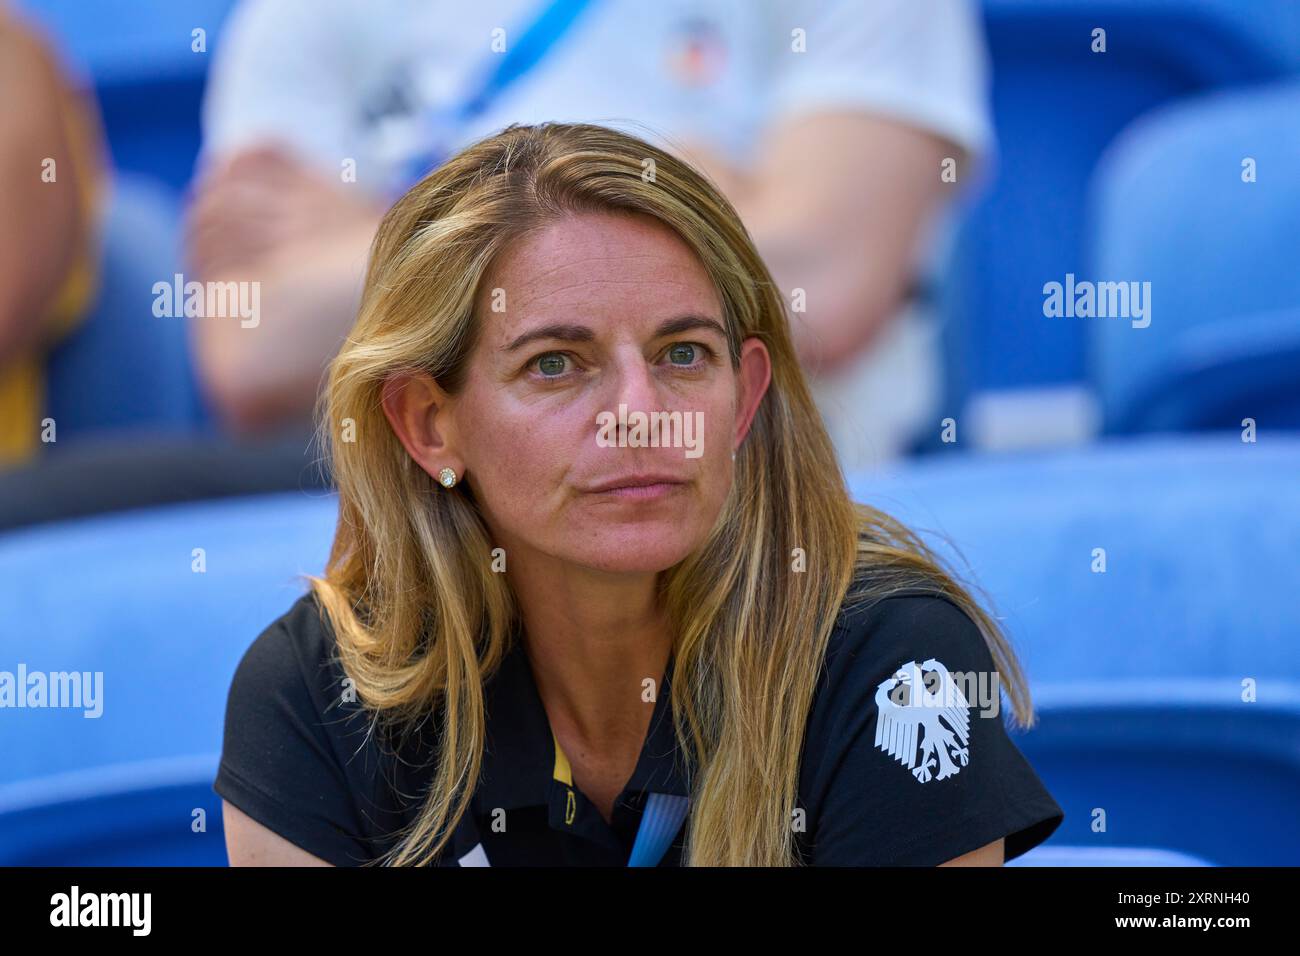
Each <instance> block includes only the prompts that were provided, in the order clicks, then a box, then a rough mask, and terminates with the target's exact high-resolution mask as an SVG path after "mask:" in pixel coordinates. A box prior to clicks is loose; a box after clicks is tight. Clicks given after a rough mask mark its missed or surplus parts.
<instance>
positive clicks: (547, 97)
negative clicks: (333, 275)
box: [203, 0, 993, 468]
mask: <svg viewBox="0 0 1300 956" xmlns="http://www.w3.org/2000/svg"><path fill="white" fill-rule="evenodd" d="M543 2H544V0H474V2H472V3H469V2H463V0H367V2H357V0H242V2H241V3H240V5H239V6H238V7H237V8H236V9H235V10H234V12H233V13H232V14H231V17H230V19H229V21H228V23H227V26H226V29H225V30H224V31H223V32H222V34H221V35H220V37H219V38H218V40H217V43H216V46H215V49H214V60H213V65H212V71H211V75H210V77H209V85H208V93H207V98H206V100H205V102H204V107H203V133H204V144H203V155H204V157H207V156H210V155H213V154H217V153H222V152H227V151H230V150H233V149H238V148H240V147H243V146H248V145H251V144H254V143H257V142H262V141H266V140H276V141H279V142H281V143H283V144H286V145H288V146H290V147H292V148H294V149H295V150H296V151H297V152H299V153H300V154H301V155H302V157H303V158H304V159H306V160H308V161H310V162H312V163H315V164H317V165H319V167H320V168H321V169H322V171H324V172H326V173H328V174H332V175H339V174H340V173H341V171H342V170H343V169H344V164H345V163H348V164H355V176H356V181H357V183H358V184H359V185H361V186H362V187H363V188H366V187H370V188H372V189H373V191H375V192H376V193H379V194H390V195H391V194H394V192H395V191H400V187H401V184H402V183H403V182H405V178H404V177H406V176H407V170H408V169H409V164H410V163H411V161H412V159H413V158H414V157H416V156H418V155H420V154H422V152H424V151H425V150H426V149H427V148H428V147H430V146H436V149H437V150H438V151H440V152H444V153H447V152H454V151H455V150H457V149H459V148H460V147H462V146H464V145H467V144H468V143H470V142H472V141H474V140H476V139H478V138H480V137H482V136H485V135H488V134H490V133H492V132H494V131H496V130H498V129H500V128H502V127H504V126H506V125H508V124H510V123H514V122H520V123H533V122H541V121H543V120H570V121H584V122H596V123H602V124H604V125H609V126H614V127H618V128H622V129H626V130H628V131H629V132H633V133H636V134H637V135H640V136H641V137H643V138H646V139H649V140H651V141H653V142H656V143H657V144H658V145H661V146H664V147H666V148H669V149H670V150H671V149H673V148H674V146H675V145H676V143H680V142H681V141H683V140H698V141H700V142H702V143H705V144H707V145H710V146H712V147H713V148H715V149H717V150H718V151H719V152H721V153H722V154H723V155H724V156H726V157H728V158H729V159H730V160H731V161H732V162H734V163H736V164H737V165H738V166H740V167H742V168H743V167H745V166H748V165H749V164H750V158H749V157H750V156H751V153H752V150H753V149H754V148H755V146H756V144H757V142H758V140H759V137H760V136H761V134H762V133H763V131H764V129H765V128H766V127H768V126H770V125H771V124H772V123H773V122H774V121H776V120H777V119H778V118H780V117H782V116H786V115H791V114H798V113H801V112H809V111H813V110H816V109H819V108H825V107H841V108H842V107H861V108H862V109H863V110H864V111H869V112H872V113H878V114H884V115H889V116H891V117H894V118H897V119H900V120H903V121H905V122H908V123H910V124H913V125H915V126H917V127H919V128H922V129H925V130H928V131H932V132H935V133H937V134H939V135H941V136H943V137H945V138H947V139H949V140H951V141H952V142H954V143H956V144H958V145H959V146H962V147H964V148H965V149H966V150H968V151H969V152H970V153H972V154H974V155H979V154H985V153H988V152H989V151H990V150H991V149H992V147H993V138H992V132H991V122H990V118H989V108H988V91H987V87H988V64H987V56H986V53H985V50H984V46H983V41H982V37H981V35H980V27H979V21H978V14H977V12H976V10H975V9H974V8H973V5H972V3H971V0H658V2H656V3H645V2H644V0H592V2H591V4H590V6H589V7H588V8H587V9H586V10H585V11H583V12H582V13H581V14H579V17H578V19H577V20H576V21H575V22H574V24H573V25H572V26H571V27H570V28H569V30H568V31H567V32H566V33H565V34H564V35H563V36H562V37H561V38H560V39H559V41H558V42H557V43H556V44H555V45H554V46H553V47H552V49H551V50H550V51H549V52H548V53H547V55H546V56H545V57H543V59H542V60H541V61H540V62H539V63H538V64H537V65H536V66H534V67H533V68H532V69H531V70H530V71H529V72H528V73H527V74H526V75H524V76H523V77H522V78H521V79H519V80H518V81H516V82H515V83H513V84H512V85H510V86H509V87H507V88H506V89H505V91H504V92H503V93H502V94H501V95H499V96H498V97H497V98H496V99H495V100H493V101H492V103H491V104H490V106H489V108H488V109H487V110H486V111H485V112H483V113H482V114H480V115H479V116H477V117H476V118H474V119H472V120H471V121H469V122H468V123H467V124H464V125H462V126H461V127H459V128H451V129H446V130H445V132H443V133H441V134H431V132H430V128H431V127H430V124H429V123H428V122H427V117H428V116H429V115H430V114H444V115H445V114H446V113H447V112H448V111H450V110H452V109H454V107H455V106H456V105H457V104H458V103H460V102H463V100H464V99H465V97H466V96H467V95H469V94H470V93H471V92H472V91H474V90H475V88H476V85H477V82H478V81H479V78H480V77H481V76H482V74H483V72H484V71H485V70H487V69H489V68H490V66H491V65H492V63H493V62H494V60H495V59H496V58H499V57H500V56H501V54H500V53H499V52H494V43H495V44H496V47H495V48H496V49H500V44H501V42H502V40H504V42H505V44H506V45H507V46H508V45H509V44H510V43H512V42H513V41H515V40H517V39H518V38H519V37H520V36H522V34H523V31H524V30H525V28H526V26H527V25H528V24H530V23H531V22H532V20H533V19H534V17H535V16H536V15H537V12H538V11H539V10H540V9H541V4H542V3H543ZM500 31H504V34H503V33H501V32H500ZM435 128H441V127H435ZM431 137H432V138H433V139H437V140H438V142H437V143H436V144H434V143H432V142H431ZM917 321H919V320H916V319H913V320H911V324H912V325H915V324H916V323H917ZM895 324H896V325H898V324H901V323H895ZM932 339H933V334H932V333H931V332H926V333H924V334H920V333H918V332H916V331H913V332H906V333H905V334H901V335H900V334H898V333H897V332H895V333H893V334H889V335H885V336H883V337H882V341H881V343H880V345H879V346H878V347H877V348H875V349H873V350H872V352H870V353H868V354H867V355H864V356H863V360H862V362H860V363H858V364H857V366H856V367H855V368H853V369H851V370H850V371H848V372H846V373H841V375H839V376H837V377H836V380H835V381H826V382H820V383H814V387H815V389H816V390H818V395H819V402H821V403H822V410H823V413H824V414H825V415H826V416H827V419H828V425H830V426H831V431H832V435H833V437H836V442H837V446H838V447H841V448H846V449H847V448H848V444H846V443H848V442H850V441H851V442H852V443H853V444H854V445H859V446H860V445H863V444H864V443H865V450H862V449H859V450H857V451H854V452H852V453H851V454H846V455H845V462H844V463H845V465H846V467H851V468H861V467H867V466H869V465H870V464H871V463H872V462H871V459H873V458H877V459H880V460H885V459H888V458H889V457H891V456H892V455H893V454H895V453H896V452H897V450H898V446H899V444H900V443H901V442H903V441H905V440H906V435H905V434H903V433H904V432H907V431H908V430H909V429H913V428H914V427H915V424H914V423H911V424H909V423H908V422H903V421H896V419H900V418H907V419H915V418H916V417H917V416H918V415H919V414H921V412H918V411H917V409H919V408H922V407H923V406H925V405H926V402H925V401H924V399H925V395H923V394H922V392H923V391H926V390H928V393H929V394H930V397H931V398H933V390H934V388H935V383H936V382H937V372H935V371H934V369H935V367H936V363H937V359H936V357H935V348H934V345H933V342H932ZM891 349H892V350H893V351H892V352H891V351H890V350H891ZM900 350H901V351H900ZM904 353H906V354H904ZM927 355H928V358H927ZM918 362H920V363H922V364H925V365H927V366H928V367H929V368H930V372H929V374H924V373H918V371H917V370H918ZM891 368H905V369H907V373H906V374H903V373H900V372H890V371H889V369H891ZM882 376H884V377H885V379H884V380H882V378H881V377H882ZM864 377H865V378H866V379H870V380H871V381H874V382H875V383H876V385H875V386H873V387H872V388H870V389H867V390H866V391H863V387H862V386H863V385H864V381H865V379H864ZM891 382H892V384H891ZM866 384H870V382H866ZM881 388H883V390H884V394H892V395H894V400H893V401H889V402H884V403H875V402H873V403H872V406H871V407H869V408H866V409H861V408H857V407H847V408H846V407H844V406H857V405H858V404H859V399H860V398H864V397H865V396H868V395H871V394H875V393H877V392H880V391H881ZM904 393H906V394H904ZM823 394H824V395H825V397H826V401H825V402H822V397H823ZM846 415H847V418H846V419H843V420H841V421H838V423H837V421H836V420H834V419H835V418H836V417H837V416H838V417H839V418H843V416H846ZM846 429H847V431H846ZM900 429H901V431H900ZM851 432H857V433H858V434H856V436H853V435H850V434H849V433H851ZM900 436H901V437H900ZM864 455H865V458H864Z"/></svg>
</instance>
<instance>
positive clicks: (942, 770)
mask: <svg viewBox="0 0 1300 956" xmlns="http://www.w3.org/2000/svg"><path fill="white" fill-rule="evenodd" d="M826 675H827V683H826V685H824V687H823V690H822V693H826V694H827V695H828V696H827V698H826V700H827V702H828V703H827V706H826V707H825V708H824V709H822V711H821V713H820V714H817V715H816V718H815V720H814V721H813V722H812V723H811V724H810V728H809V735H810V737H809V739H810V741H811V743H810V744H809V745H808V746H811V747H812V748H813V753H814V759H813V763H814V765H815V766H814V768H813V777H814V782H813V784H812V785H811V786H810V788H809V792H810V793H811V794H812V795H813V799H814V800H815V801H816V802H817V804H818V806H819V811H818V812H817V813H816V814H815V817H814V819H815V820H816V829H815V832H814V833H812V834H811V837H812V858H811V860H810V861H809V862H810V863H812V864H813V865H819V866H896V865H911V866H935V865H938V864H940V863H944V862H947V861H948V860H952V859H954V858H956V857H959V856H961V855H962V854H964V853H969V852H970V851H972V850H976V849H978V848H980V847H982V846H985V845H986V844H989V843H992V842H993V841H995V840H997V839H999V838H1005V841H1006V842H1005V857H1004V858H1005V859H1006V860H1011V859H1014V858H1015V857H1017V856H1020V855H1021V854H1022V853H1024V852H1025V851H1027V850H1029V849H1030V848H1032V847H1034V846H1037V845H1038V844H1039V843H1042V842H1043V841H1044V840H1046V839H1047V838H1048V837H1049V836H1050V835H1051V834H1052V833H1053V832H1054V831H1055V830H1056V828H1057V827H1058V826H1059V825H1060V823H1061V821H1062V820H1063V819H1064V813H1063V811H1062V810H1061V808H1060V806H1059V805H1058V804H1057V802H1056V801H1055V799H1053V797H1052V795H1051V794H1050V793H1049V792H1048V790H1047V788H1046V787H1045V786H1044V785H1043V783H1042V781H1041V780H1040V779H1039V778H1038V775H1037V774H1036V773H1035V772H1034V769H1033V767H1032V766H1031V765H1030V764H1029V761H1028V760H1027V759H1026V758H1025V756H1024V754H1022V753H1021V752H1020V749H1019V748H1018V747H1017V746H1016V745H1015V743H1014V742H1013V741H1012V740H1011V738H1010V736H1009V734H1008V732H1007V728H1006V726H1005V724H1004V721H1005V719H1006V718H1007V716H1008V713H1007V712H1006V711H1005V710H1004V708H1003V706H1002V695H1001V689H1000V688H1001V681H1000V677H999V676H998V675H996V672H995V669H994V662H993V657H992V654H991V652H990V651H989V648H988V645H987V644H986V643H985V641H984V637H983V635H981V634H980V632H979V630H978V628H977V627H976V625H975V623H974V621H972V620H971V619H970V617H968V616H967V615H966V613H965V612H964V611H962V610H961V609H960V608H959V607H958V606H957V605H955V604H953V603H951V602H949V601H947V600H945V599H943V598H938V597H934V596H928V595H914V596H904V597H891V598H887V599H885V600H884V601H881V602H880V603H879V604H877V605H875V607H874V608H872V609H871V610H869V611H868V612H867V613H866V614H864V615H860V616H859V617H857V618H856V619H855V621H854V623H853V624H851V625H850V626H849V627H848V629H847V633H845V634H844V635H843V641H842V642H841V643H840V645H839V646H838V647H837V648H836V651H835V653H834V655H833V656H832V654H831V652H830V650H829V649H828V654H827V668H826ZM814 735H815V736H814ZM818 741H821V745H820V749H819V747H818V746H817V742H818Z"/></svg>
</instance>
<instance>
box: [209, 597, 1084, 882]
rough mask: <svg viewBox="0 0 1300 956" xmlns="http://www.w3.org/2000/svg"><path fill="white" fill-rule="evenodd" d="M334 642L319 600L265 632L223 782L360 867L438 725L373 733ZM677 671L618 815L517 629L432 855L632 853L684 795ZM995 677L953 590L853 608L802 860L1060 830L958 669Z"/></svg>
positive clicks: (403, 814)
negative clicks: (583, 777) (440, 845)
mask: <svg viewBox="0 0 1300 956" xmlns="http://www.w3.org/2000/svg"><path fill="white" fill-rule="evenodd" d="M516 637H517V635H516ZM334 651H335V643H334V639H333V635H332V632H331V630H330V628H329V626H328V622H327V619H323V618H322V616H321V614H320V613H319V611H318V605H317V603H316V601H315V598H314V596H312V595H311V594H310V593H309V594H307V595H304V596H303V597H302V598H300V599H299V600H298V601H297V602H296V603H295V604H294V605H293V606H292V607H291V608H290V609H289V610H288V611H287V612H286V613H285V614H284V615H282V616H281V617H280V618H278V619H277V620H276V621H274V622H273V623H272V624H271V625H270V626H269V627H268V628H267V629H266V630H265V631H264V632H263V633H262V634H261V635H260V636H259V637H258V638H257V639H256V640H255V641H254V642H253V644H252V646H251V647H250V648H249V649H248V651H247V652H246V653H245V655H244V657H243V659H242V660H241V662H240V664H239V667H238V669H237V671H236V673H235V677H234V680H233V682H232V684H231V688H230V693H229V697H228V700H227V710H226V724H225V739H224V745H223V749H222V755H221V764H220V768H219V771H218V774H217V778H216V782H215V784H214V787H213V789H214V790H215V791H216V792H217V793H218V794H219V795H220V796H221V797H223V798H224V799H226V800H228V801H229V802H230V803H232V804H234V805H235V806H236V807H238V808H239V809H241V810H243V811H244V812H245V813H246V814H248V815H249V816H250V817H252V818H253V819H255V820H257V821H258V822H260V823H262V824H263V825H264V826H266V827H268V828H270V829H271V830H273V831H275V832H277V833H279V834H280V835H282V836H284V837H285V838H286V839H288V840H289V841H290V842H292V843H294V844H296V845H297V846H300V847H302V848H303V849H304V850H307V851H308V852H309V853H312V854H314V855H316V856H318V857H320V858H321V859H323V860H326V861H328V862H330V863H334V864H336V865H339V866H350V865H358V864H359V863H361V862H363V861H366V860H370V859H374V858H375V857H377V856H379V855H380V854H382V853H383V852H384V851H385V850H387V849H389V848H390V847H392V846H393V845H395V843H396V842H397V831H398V830H399V829H400V828H401V827H402V826H403V825H405V824H407V823H409V822H410V821H412V820H413V819H414V818H415V816H416V814H417V812H418V809H419V806H420V802H421V800H422V799H423V796H424V794H425V790H426V788H427V786H428V784H429V782H430V781H431V780H432V778H433V775H434V769H435V767H434V757H435V754H436V751H435V744H434V741H435V739H436V738H435V733H436V730H435V727H436V723H437V722H436V720H433V719H426V720H424V721H423V722H422V723H421V724H420V725H419V726H418V727H417V728H415V729H414V730H411V731H410V732H408V733H405V734H402V735H400V736H398V735H392V734H386V733H383V732H382V725H381V729H380V731H374V730H372V725H371V720H370V715H369V714H367V713H366V712H365V711H364V710H363V709H362V708H361V706H360V704H358V703H356V702H354V701H353V700H352V698H353V696H355V695H352V694H350V693H348V692H347V687H348V686H349V685H348V684H345V683H344V678H345V675H344V672H343V670H342V668H341V666H340V665H339V663H338V662H337V660H336V659H335V658H334ZM672 671H673V667H672V662H671V661H670V663H669V666H668V671H667V673H666V674H665V675H664V680H663V682H662V683H661V685H660V688H659V692H658V696H657V698H656V700H655V702H654V705H653V706H654V713H653V716H652V718H651V721H650V727H649V731H648V733H647V736H646V740H645V743H644V745H643V747H642V751H641V754H640V757H639V759H638V761H637V764H636V769H635V770H634V771H633V773H632V776H631V778H630V779H629V780H628V783H627V786H626V787H625V788H624V790H623V791H622V793H621V794H620V795H619V797H618V799H617V800H616V801H615V808H614V811H613V817H612V821H611V822H610V823H606V821H605V819H604V818H603V817H602V816H601V814H600V812H599V811H598V810H597V809H596V807H595V805H594V804H593V803H591V802H590V801H589V800H588V799H587V798H586V797H585V796H584V795H583V793H582V791H581V790H580V789H579V788H578V787H577V786H576V785H574V784H573V782H572V779H571V774H570V773H569V772H568V763H567V760H566V759H565V757H564V754H563V751H562V750H561V748H560V747H559V746H558V745H557V741H556V739H555V737H554V735H553V734H552V732H551V730H550V725H549V723H548V721H547V717H546V712H545V709H544V707H543V705H542V701H541V698H540V696H539V695H538V691H537V686H536V683H535V682H534V679H533V675H532V670H531V667H530V666H529V662H528V656H527V653H526V651H525V650H524V648H523V646H522V643H521V642H520V641H518V640H517V639H516V640H515V642H514V647H513V649H512V650H511V652H510V653H509V654H508V656H507V657H506V658H505V660H504V661H503V663H502V666H501V668H500V670H499V671H498V672H497V673H496V674H495V675H493V677H492V678H491V679H490V680H489V681H488V684H487V686H486V687H485V700H486V707H487V722H488V729H487V741H486V747H485V753H484V757H483V774H482V776H481V778H480V780H479V784H478V786H477V787H476V789H475V792H474V795H473V799H472V803H471V808H470V811H469V812H468V813H467V814H466V815H465V816H464V817H463V818H462V820H461V822H460V823H459V825H458V826H457V828H456V830H455V832H454V834H453V837H452V840H451V842H450V845H449V846H448V847H446V848H444V851H443V853H442V854H441V855H440V857H439V859H438V861H437V862H438V865H441V866H473V865H479V866H482V865H490V866H511V865H558V866H620V867H621V866H626V865H627V864H628V860H629V855H630V854H631V851H632V848H633V845H634V842H635V839H636V834H637V829H638V826H639V824H640V823H641V817H642V813H643V811H644V809H645V807H646V803H647V800H648V799H649V795H650V794H654V793H658V794H670V795H674V796H675V797H678V798H688V797H689V794H690V788H689V781H690V776H689V774H690V769H691V768H690V767H688V766H687V765H686V764H685V762H684V761H683V760H682V757H681V752H680V751H679V750H678V749H677V747H676V743H675V739H674V728H673V717H672V708H671V706H670V694H669V692H670V688H671V681H672ZM992 672H993V660H992V656H991V654H990V653H989V650H988V647H987V645H986V644H985V642H984V639H983V637H982V636H981V635H980V633H979V631H978V630H977V629H976V627H975V625H974V623H973V622H972V621H971V620H970V618H969V617H967V616H966V615H965V613H964V612H962V611H961V610H960V608H958V607H957V606H956V605H955V604H952V603H950V602H948V601H947V600H944V599H941V598H936V597H932V596H927V595H923V594H918V593H912V592H903V593H901V594H897V595H894V596H891V597H889V598H886V599H885V600H883V601H880V602H877V603H876V604H874V605H872V606H870V607H863V606H858V607H855V608H853V609H850V610H845V611H842V612H841V614H840V617H839V619H838V621H837V623H836V628H835V631H834V633H833V634H832V636H831V639H830V642H829V645H828V648H827V653H826V659H825V662H824V665H823V667H822V670H821V673H820V677H819V680H818V685H817V688H816V690H815V697H814V701H813V705H812V707H811V710H810V712H809V716H808V723H807V728H806V738H805V742H804V748H803V755H802V764H801V768H800V775H799V788H798V809H799V811H800V812H799V813H798V814H796V819H795V820H794V821H792V825H793V826H794V828H795V844H796V851H797V852H798V854H799V857H800V860H801V861H802V862H803V863H806V864H810V865H823V866H846V865H847V866H857V865H864V866H866V865H923V866H928V865H935V864H938V863H942V862H944V861H946V860H950V859H953V858H954V857H958V856H961V855H962V854H963V853H967V852H969V851H971V850H974V849H977V848H978V847H981V846H984V845H985V844H987V843H991V842H993V841H994V840H996V839H998V838H999V837H1005V838H1006V858H1007V859H1008V860H1010V859H1013V858H1015V857H1016V856H1019V855H1020V854H1022V853H1024V852H1025V851H1026V850H1028V849H1030V848H1031V847H1033V846H1036V845H1037V844H1039V843H1041V842H1042V841H1043V840H1045V839H1047V837H1048V836H1049V835H1051V834H1052V833H1053V832H1054V831H1055V830H1056V828H1057V827H1058V826H1059V825H1060V823H1061V820H1062V819H1063V817H1064V814H1063V812H1062V810H1061V808H1060V807H1059V806H1058V805H1057V803H1056V801H1055V800H1054V799H1053V798H1052V796H1051V794H1050V793H1049V792H1048V791H1047V789H1046V788H1045V787H1044V786H1043V783H1042V782H1041V780H1039V778H1038V776H1037V774H1035V772H1034V770H1033V768H1032V767H1031V766H1030V765H1029V763H1028V761H1027V760H1026V759H1025V757H1024V755H1023V754H1022V753H1021V752H1020V750H1019V749H1018V748H1017V747H1016V745H1015V744H1014V742H1013V741H1012V739H1011V738H1010V736H1009V735H1008V733H1007V730H1006V728H1005V726H1004V720H1005V719H1006V717H1007V708H1006V706H1005V701H1004V700H1003V699H1002V698H1001V697H1000V695H998V694H996V693H995V694H988V693H983V694H979V695H974V688H975V687H976V686H978V685H976V684H975V683H966V682H965V678H966V677H967V676H968V675H978V674H980V673H982V674H984V675H986V676H985V677H984V681H985V686H988V687H995V686H997V685H996V684H995V683H994V682H993V681H992V679H991V678H989V677H988V676H987V675H990V674H991V673H992ZM945 674H946V675H949V676H948V677H946V678H945V676H944V675H945ZM953 687H956V688H958V690H957V693H956V694H954V693H953V692H952V690H951V689H952V688H953ZM913 688H915V690H913ZM945 691H946V693H944V692H945ZM963 691H969V692H970V693H964V692H963ZM972 696H974V699H970V698H971V697H972ZM995 699H996V700H997V701H998V706H997V708H996V713H995V712H994V708H993V706H992V705H991V704H989V703H988V702H989V701H992V700H995ZM647 706H649V705H647ZM655 799H656V800H657V801H659V802H661V803H665V804H667V805H669V806H679V807H680V808H681V810H682V812H683V813H687V812H689V805H688V804H686V803H684V802H683V801H680V800H674V799H672V798H655ZM656 819H659V818H656ZM668 819H669V822H668V823H667V824H664V823H663V820H662V819H659V824H660V828H661V829H662V828H664V827H665V826H667V827H668V828H670V829H675V830H676V836H675V837H673V838H672V840H671V843H670V845H669V846H668V848H667V850H666V851H665V852H664V853H663V856H662V859H661V861H660V862H659V864H658V865H660V866H678V865H680V863H681V855H682V841H683V839H684V836H685V832H686V822H685V820H683V822H682V824H681V826H679V827H677V826H675V822H676V820H675V818H673V817H672V816H671V814H670V815H669V817H668ZM665 839H666V837H665Z"/></svg>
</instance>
